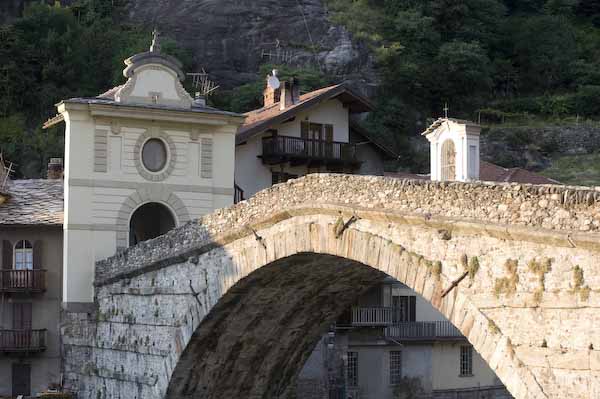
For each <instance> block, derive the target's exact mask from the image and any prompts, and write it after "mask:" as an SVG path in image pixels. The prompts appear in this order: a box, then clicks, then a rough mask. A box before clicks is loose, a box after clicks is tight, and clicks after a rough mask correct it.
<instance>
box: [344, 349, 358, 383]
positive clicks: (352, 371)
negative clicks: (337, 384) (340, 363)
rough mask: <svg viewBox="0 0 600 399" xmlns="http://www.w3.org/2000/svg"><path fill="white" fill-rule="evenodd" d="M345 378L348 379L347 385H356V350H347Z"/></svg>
mask: <svg viewBox="0 0 600 399" xmlns="http://www.w3.org/2000/svg"><path fill="white" fill-rule="evenodd" d="M346 379H347V381H348V386H351V387H355V386H358V352H348V363H347V365H346Z"/></svg>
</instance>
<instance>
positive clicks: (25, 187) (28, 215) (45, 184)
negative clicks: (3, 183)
mask: <svg viewBox="0 0 600 399" xmlns="http://www.w3.org/2000/svg"><path fill="white" fill-rule="evenodd" d="M6 191H7V192H8V195H9V198H8V200H7V201H6V202H5V203H4V204H2V205H0V225H51V226H60V225H62V224H63V181H62V180H41V179H40V180H12V181H11V182H10V183H9V185H8V186H7V188H6Z"/></svg>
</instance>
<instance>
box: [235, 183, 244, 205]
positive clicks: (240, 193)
mask: <svg viewBox="0 0 600 399" xmlns="http://www.w3.org/2000/svg"><path fill="white" fill-rule="evenodd" d="M233 191H234V195H233V203H234V204H237V203H240V202H242V201H243V200H245V198H244V190H242V189H241V187H240V186H238V185H237V184H235V183H234V184H233Z"/></svg>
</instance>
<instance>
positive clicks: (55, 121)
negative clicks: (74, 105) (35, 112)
mask: <svg viewBox="0 0 600 399" xmlns="http://www.w3.org/2000/svg"><path fill="white" fill-rule="evenodd" d="M64 120H65V117H64V116H63V114H58V115H56V116H54V117H52V118H50V119H48V120H47V121H46V122H44V124H43V125H42V129H48V128H50V127H52V126H54V125H58V124H59V123H61V122H62V121H64Z"/></svg>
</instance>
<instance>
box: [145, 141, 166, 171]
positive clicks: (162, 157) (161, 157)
mask: <svg viewBox="0 0 600 399" xmlns="http://www.w3.org/2000/svg"><path fill="white" fill-rule="evenodd" d="M142 163H143V164H144V167H145V168H146V169H148V170H149V171H150V172H160V171H161V170H163V169H164V168H165V165H166V164H167V146H166V144H165V143H164V141H162V140H161V139H156V138H152V139H150V140H148V141H146V142H145V143H144V146H143V147H142Z"/></svg>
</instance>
